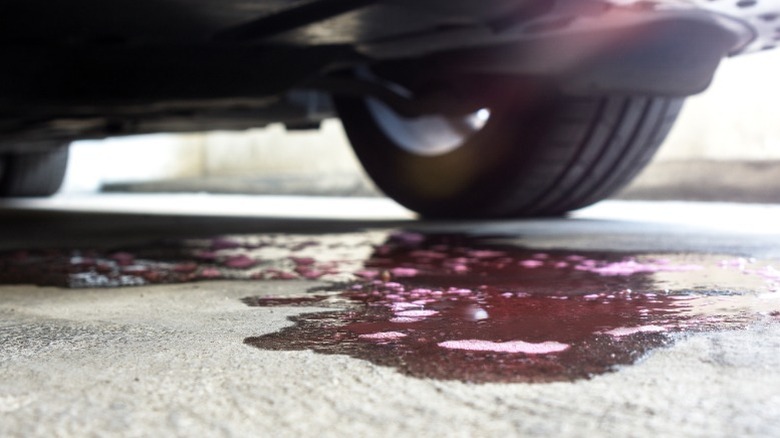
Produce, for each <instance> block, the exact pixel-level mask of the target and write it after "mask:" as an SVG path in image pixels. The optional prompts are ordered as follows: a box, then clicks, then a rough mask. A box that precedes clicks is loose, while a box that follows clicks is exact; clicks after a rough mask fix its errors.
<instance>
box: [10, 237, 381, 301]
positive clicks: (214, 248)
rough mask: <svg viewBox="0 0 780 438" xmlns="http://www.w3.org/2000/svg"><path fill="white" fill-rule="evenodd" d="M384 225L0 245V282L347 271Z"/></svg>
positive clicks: (347, 274) (318, 275)
mask: <svg viewBox="0 0 780 438" xmlns="http://www.w3.org/2000/svg"><path fill="white" fill-rule="evenodd" d="M383 237H384V233H359V234H358V233H356V234H339V235H335V236H317V237H316V238H314V237H312V236H308V235H258V236H252V235H250V236H221V237H216V238H212V239H188V240H176V241H163V242H158V243H155V244H153V245H148V246H143V247H136V248H124V249H121V250H114V251H105V250H95V249H86V250H85V249H78V250H76V249H47V250H24V251H14V252H5V253H0V284H37V285H41V286H58V287H70V288H88V287H125V286H142V285H150V284H171V283H187V282H195V281H205V280H296V279H305V280H326V281H345V280H349V279H352V278H353V276H352V275H351V273H352V272H354V271H356V270H358V269H359V267H361V266H362V262H363V260H365V259H366V258H367V257H368V255H369V254H370V253H371V251H372V248H373V245H375V244H376V243H377V242H381V240H382V238H383Z"/></svg>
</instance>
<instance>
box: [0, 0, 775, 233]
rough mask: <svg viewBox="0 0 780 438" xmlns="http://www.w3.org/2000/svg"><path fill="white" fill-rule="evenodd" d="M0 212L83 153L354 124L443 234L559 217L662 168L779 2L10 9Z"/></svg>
mask: <svg viewBox="0 0 780 438" xmlns="http://www.w3.org/2000/svg"><path fill="white" fill-rule="evenodd" d="M0 12H2V14H0V16H2V17H3V18H2V20H3V22H2V26H0V57H2V59H3V68H2V69H0V196H41V195H48V194H51V193H53V192H54V191H56V190H57V187H58V186H59V181H61V179H62V177H63V175H64V172H65V166H66V162H67V147H66V145H67V144H68V143H70V142H71V141H73V140H77V139H88V138H92V139H94V138H104V137H108V136H118V135H131V134H143V133H155V132H188V131H205V130H216V129H222V130H224V129H231V130H237V129H247V128H254V127H262V126H265V125H267V124H269V123H274V122H278V123H283V124H284V125H285V126H286V127H287V128H288V129H310V128H316V127H317V126H319V124H320V122H321V121H322V120H324V119H327V118H330V117H339V118H341V120H342V123H343V125H344V128H345V131H346V133H347V136H348V137H349V140H350V142H351V143H352V146H353V148H354V149H355V152H356V154H357V156H358V158H359V159H360V161H361V163H362V164H363V166H364V168H365V169H366V171H367V173H368V174H369V175H370V176H371V177H372V178H373V179H374V182H375V183H376V184H377V186H378V187H379V188H380V189H382V190H383V191H384V192H385V193H386V194H387V195H389V196H390V197H392V198H394V199H395V200H397V201H398V202H400V203H402V204H403V205H405V206H407V207H408V208H410V209H412V210H415V211H417V212H419V213H421V214H422V215H425V216H431V217H456V218H463V217H473V216H481V217H485V216H487V217H517V216H538V215H550V214H563V213H565V212H567V211H570V210H573V209H576V208H580V207H583V206H585V205H588V204H591V203H593V202H596V201H598V200H600V199H604V198H605V197H607V196H609V195H610V194H611V193H614V192H615V191H617V190H619V189H620V188H621V187H623V186H624V185H625V184H627V183H628V182H629V181H630V180H631V179H632V178H633V176H634V175H635V174H636V173H637V172H638V171H639V170H640V169H641V168H642V167H644V165H645V164H646V163H647V162H648V161H649V160H650V158H651V157H652V155H653V153H654V152H655V150H656V149H657V148H658V147H659V146H660V144H661V143H662V142H663V140H664V138H665V137H666V135H667V133H668V132H669V130H670V129H671V126H672V124H673V123H674V120H675V119H676V117H677V114H678V113H679V111H680V108H681V104H682V100H683V99H684V97H686V96H689V95H692V94H695V93H698V92H700V91H702V90H704V89H706V88H707V86H708V85H709V83H710V82H711V80H712V78H713V75H714V73H715V70H716V69H717V67H718V65H719V63H720V62H721V60H722V59H723V58H725V57H728V56H735V55H741V54H745V53H750V52H757V51H762V50H768V49H773V48H774V47H775V46H776V45H777V44H778V43H780V0H650V1H648V0H485V1H482V2H474V1H473V0H425V1H420V0H224V1H219V2H217V1H214V0H113V1H111V2H105V1H101V0H71V1H53V0H2V1H0Z"/></svg>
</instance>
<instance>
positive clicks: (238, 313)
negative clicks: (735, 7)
mask: <svg viewBox="0 0 780 438" xmlns="http://www.w3.org/2000/svg"><path fill="white" fill-rule="evenodd" d="M0 207H2V210H0V221H1V222H2V224H3V226H2V227H0V250H3V251H6V250H19V249H47V248H63V247H66V248H82V249H84V248H97V249H105V248H117V247H128V246H133V245H150V244H151V245H154V244H155V242H159V241H160V239H168V240H170V239H179V238H185V237H187V238H206V237H211V236H218V235H233V236H265V235H270V234H273V235H281V236H285V235H292V234H295V235H305V236H308V237H307V238H309V239H313V240H315V241H317V240H321V239H331V241H332V240H333V239H336V240H338V239H340V236H346V235H349V236H352V237H354V236H356V235H358V236H364V237H365V239H367V240H370V239H371V238H372V237H371V236H376V235H380V236H381V235H383V234H382V233H387V232H389V231H388V230H399V229H401V230H416V231H418V232H422V233H432V232H443V231H447V232H463V233H476V234H481V235H495V236H502V239H504V240H505V241H506V242H509V244H511V245H515V246H518V247H520V246H522V247H526V248H530V249H531V250H535V251H548V250H551V249H560V250H569V251H607V250H609V251H628V252H637V253H644V252H654V253H658V252H664V253H688V254H712V253H715V254H722V255H724V256H725V255H728V256H732V257H745V258H746V259H749V258H750V257H758V258H761V259H762V260H766V261H768V262H772V261H777V260H780V228H778V226H777V224H778V223H780V206H777V205H757V204H754V205H748V204H741V205H737V204H717V203H712V204H703V203H701V204H697V203H672V202H665V203H662V202H628V201H609V202H604V203H601V204H598V205H596V206H594V207H591V208H588V209H585V210H582V211H580V212H577V213H575V214H574V215H572V216H571V217H570V218H566V219H546V220H523V221H520V220H518V221H496V222H469V223H443V222H441V223H440V222H418V221H416V220H415V219H414V217H413V216H412V215H411V214H410V213H409V212H407V211H405V210H403V209H401V208H400V207H397V206H395V205H394V204H392V203H391V202H390V201H388V200H385V199H382V198H375V199H360V198H354V199H339V198H336V199H321V198H279V197H254V198H252V197H245V196H204V195H178V196H176V195H135V196H131V195H99V196H93V195H91V196H83V197H77V196H70V197H59V198H54V199H51V200H44V201H29V200H20V201H5V202H3V203H2V205H0ZM44 270H45V269H44ZM325 284H326V282H322V281H316V280H300V279H298V280H263V281H224V280H221V281H206V282H198V283H183V284H175V285H167V286H161V285H150V286H139V287H127V288H114V289H101V288H95V289H62V288H56V287H38V286H32V285H21V284H17V285H5V286H0V315H2V317H0V436H19V437H21V436H25V437H27V436H79V437H81V436H150V435H152V436H154V435H158V436H159V435H163V436H399V435H401V434H403V435H419V436H540V437H541V436H544V437H546V436H638V437H645V436H647V437H650V436H707V437H713V436H723V437H726V436H728V437H732V436H780V392H778V391H777V388H780V323H778V322H777V320H776V318H775V320H772V319H771V318H769V319H766V318H764V319H756V320H754V321H751V322H750V324H748V325H747V326H740V327H738V328H723V329H717V330H704V331H701V332H692V333H688V334H686V335H684V336H683V335H680V336H673V337H672V338H671V340H670V342H668V343H667V344H666V345H665V346H663V347H660V348H656V349H651V350H649V352H648V353H647V354H646V355H644V356H643V357H641V358H640V359H639V360H638V361H636V363H633V364H630V365H623V366H620V367H618V368H617V369H616V370H615V371H613V372H608V373H604V374H598V375H595V376H593V377H592V378H590V379H575V380H573V381H559V382H553V383H502V382H492V383H481V384H476V383H468V382H463V381H459V380H447V379H428V378H418V377H410V376H408V375H406V374H403V373H400V372H398V371H397V370H396V369H395V368H392V367H385V366H380V365H376V364H374V363H373V362H371V361H366V360H360V359H355V358H353V357H350V356H348V355H337V354H336V355H334V354H319V353H316V352H313V351H311V350H306V349H305V350H298V351H275V350H262V349H258V348H255V347H252V346H249V345H246V344H245V343H244V340H245V339H246V338H248V337H252V336H260V335H264V334H270V333H274V332H278V331H279V330H280V329H281V328H283V327H285V326H290V325H292V324H293V323H292V322H291V320H289V319H288V318H290V317H293V316H295V315H299V314H301V313H304V312H312V311H314V310H316V309H315V308H311V307H249V306H247V305H245V304H244V303H242V301H241V299H243V298H246V297H248V296H266V295H275V296H286V295H293V294H300V293H302V292H305V291H306V290H308V289H311V288H312V287H313V286H318V285H325ZM762 299H763V300H765V301H761V303H765V304H761V305H760V306H759V307H761V306H765V307H766V309H773V308H774V307H773V306H777V302H778V300H777V295H772V293H768V294H763V295H762ZM775 316H776V314H775Z"/></svg>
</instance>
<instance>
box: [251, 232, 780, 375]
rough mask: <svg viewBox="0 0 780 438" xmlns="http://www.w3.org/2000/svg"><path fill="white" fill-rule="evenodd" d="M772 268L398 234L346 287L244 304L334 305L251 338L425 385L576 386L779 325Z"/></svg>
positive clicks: (740, 261) (710, 259) (259, 343)
mask: <svg viewBox="0 0 780 438" xmlns="http://www.w3.org/2000/svg"><path fill="white" fill-rule="evenodd" d="M777 274H778V273H777V271H775V270H774V269H773V268H772V267H771V266H766V265H764V264H763V263H761V262H759V261H756V260H750V259H744V258H724V257H722V256H704V255H681V254H667V255H637V254H633V255H629V254H618V253H586V252H578V253H571V252H563V251H546V252H539V251H532V250H528V249H522V248H517V247H514V246H511V245H500V244H490V243H486V241H484V240H483V241H480V240H478V239H474V238H469V237H466V236H422V235H417V234H413V233H400V234H397V235H396V236H394V237H393V238H391V239H390V240H389V241H388V242H386V243H385V244H383V245H380V246H378V247H377V248H376V250H375V252H374V253H373V255H372V256H371V257H370V258H369V259H368V260H367V261H366V262H365V267H364V268H363V269H361V270H360V271H357V272H356V275H357V276H359V277H360V278H361V279H362V280H360V281H357V282H355V283H354V284H352V285H351V286H349V287H348V288H347V290H334V291H332V292H330V293H326V292H319V293H315V294H313V295H308V296H305V297H304V296H300V297H251V298H246V299H245V300H244V302H245V303H246V304H248V305H250V306H260V307H272V306H305V307H326V308H330V309H328V310H325V311H316V312H313V313H304V314H301V315H298V316H295V317H292V318H291V320H292V321H293V322H294V325H293V326H290V327H287V328H285V329H282V330H281V331H279V332H277V333H272V334H267V335H263V336H256V337H250V338H247V339H246V340H245V343H247V344H249V345H252V346H255V347H258V348H262V349H268V350H312V351H315V352H318V353H324V354H344V355H349V356H351V357H355V358H359V359H363V360H368V361H370V362H372V363H375V364H378V365H383V366H389V367H393V368H395V369H397V370H399V371H400V372H402V373H404V374H407V375H410V376H414V377H420V378H432V379H446V380H451V379H455V380H463V381H469V382H480V383H483V382H551V381H562V380H574V379H579V378H588V377H591V376H594V375H597V374H601V373H604V372H609V371H612V370H615V369H616V368H617V367H619V366H620V365H628V364H632V363H634V362H636V361H637V360H640V359H641V358H642V357H644V356H645V355H646V354H647V353H648V352H649V351H650V350H651V349H653V348H656V347H659V346H662V345H665V344H668V343H670V342H673V341H674V340H675V339H677V338H679V337H680V336H681V335H682V334H685V333H690V332H697V331H707V330H722V329H738V328H741V327H744V326H745V325H747V324H750V323H755V322H757V321H761V320H765V321H771V320H773V319H774V320H776V316H772V315H776V314H777V311H778V309H780V303H778V299H777V295H778V294H777V293H776V292H774V291H775V290H776V289H777V284H776V283H777V281H778V280H780V276H778V275H777Z"/></svg>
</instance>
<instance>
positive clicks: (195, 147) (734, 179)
mask: <svg viewBox="0 0 780 438" xmlns="http://www.w3.org/2000/svg"><path fill="white" fill-rule="evenodd" d="M779 78H780V53H778V51H775V52H764V53H757V54H752V55H746V56H742V57H738V58H734V59H727V60H726V61H724V62H723V64H722V66H721V68H720V70H719V71H718V74H717V76H716V78H715V80H714V82H713V84H712V86H711V87H710V89H709V90H708V91H706V92H705V93H703V94H701V95H698V96H693V97H691V98H689V99H688V101H687V103H686V106H685V108H684V110H683V112H682V115H681V117H680V119H679V120H678V122H677V124H676V125H675V128H674V130H673V131H672V133H671V135H670V137H669V138H668V140H667V142H666V143H665V144H664V146H663V147H662V148H661V150H660V151H659V153H658V154H657V156H656V157H655V159H654V161H653V163H652V164H651V165H650V166H648V168H647V169H646V170H645V171H644V172H643V173H642V174H641V175H640V176H639V178H637V180H635V181H634V183H633V184H632V185H631V186H630V187H628V188H627V189H625V190H623V192H621V193H620V194H618V195H617V197H620V198H624V199H681V200H712V201H736V202H780V120H778V119H780V112H779V111H778V106H780V79H779ZM62 191H63V192H64V193H66V194H67V193H85V192H95V191H114V192H118V191H119V192H182V191H186V192H214V193H250V194H251V193H258V194H303V195H325V196H328V195H332V196H374V195H376V191H375V189H374V187H373V185H372V184H371V183H370V182H369V181H368V180H367V179H366V178H365V176H364V174H363V172H362V170H361V168H360V165H359V163H358V162H357V160H356V159H355V157H354V156H353V154H352V151H351V149H350V146H349V144H348V143H347V140H346V138H345V137H344V134H343V131H342V129H341V125H340V124H339V122H338V121H337V120H329V121H327V122H325V123H323V125H322V128H321V129H320V130H319V131H294V132H287V131H285V129H284V127H283V126H281V125H269V126H268V127H266V128H262V129H255V130H249V131H242V132H209V133H201V134H186V135H147V136H137V137H125V138H115V139H108V140H103V141H82V142H77V143H74V144H73V146H72V150H71V161H70V163H69V168H68V173H67V176H66V180H65V184H64V186H63V190H62Z"/></svg>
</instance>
